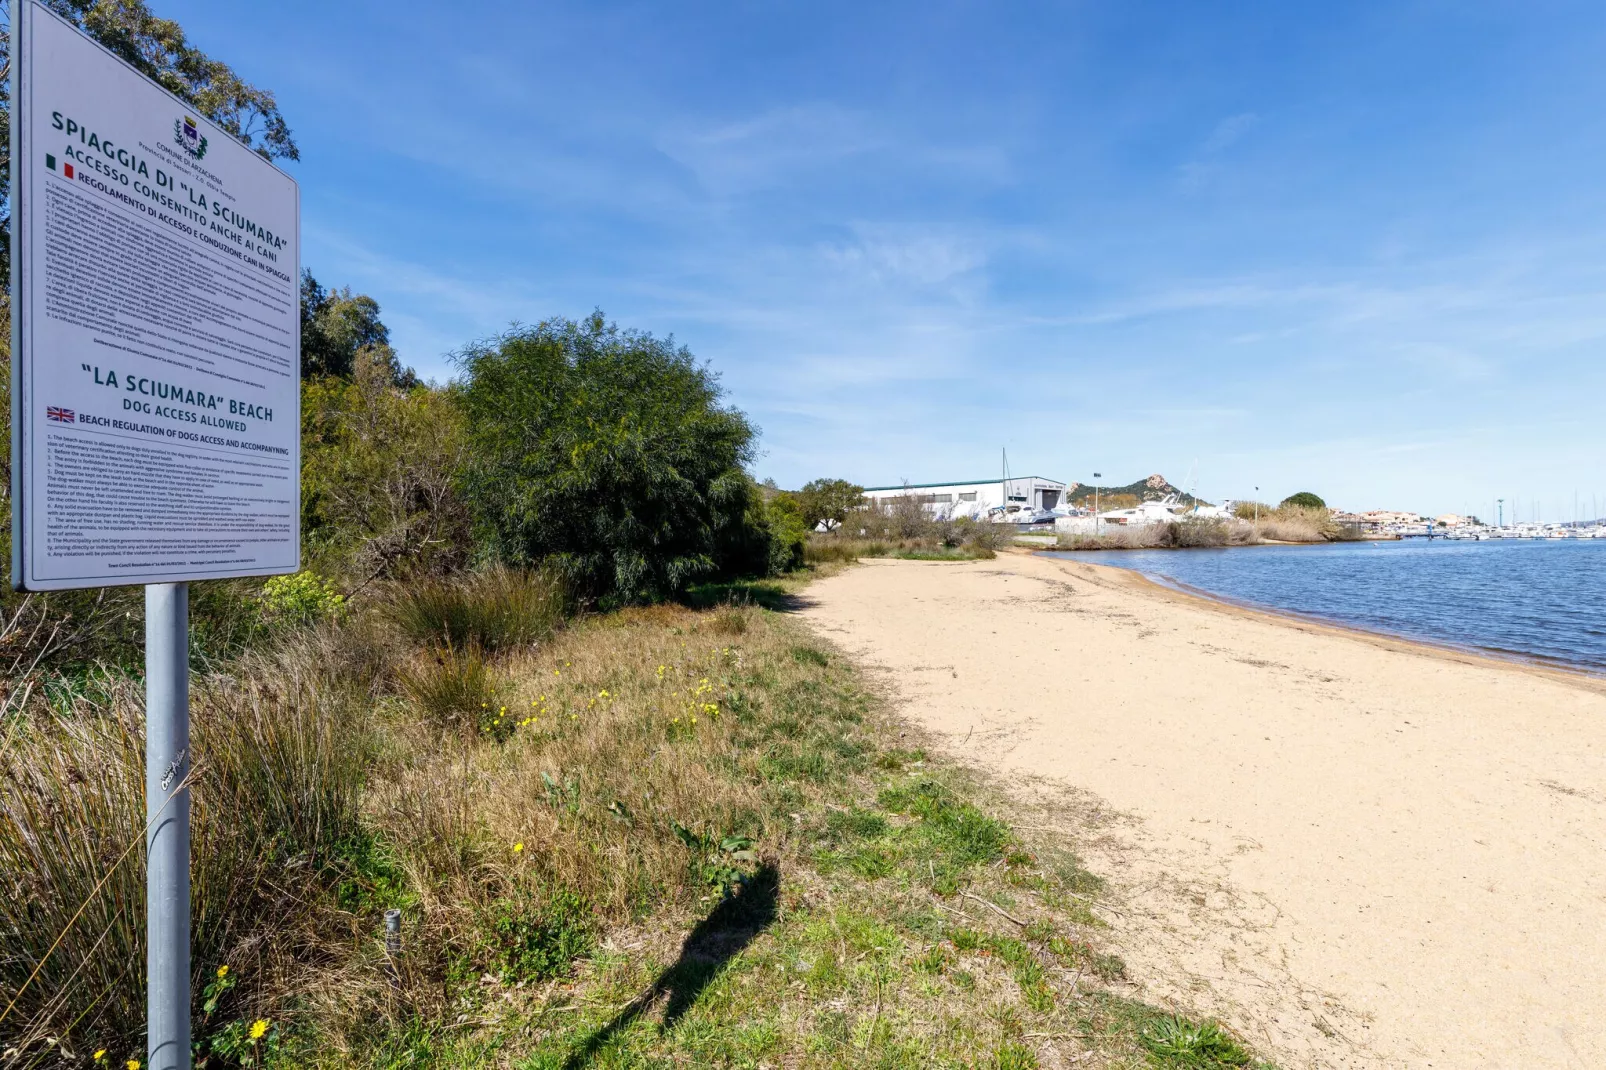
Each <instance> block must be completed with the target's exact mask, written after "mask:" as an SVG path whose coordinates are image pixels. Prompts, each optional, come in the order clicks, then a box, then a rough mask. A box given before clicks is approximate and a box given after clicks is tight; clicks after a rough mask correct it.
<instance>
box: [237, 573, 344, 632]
mask: <svg viewBox="0 0 1606 1070" xmlns="http://www.w3.org/2000/svg"><path fill="white" fill-rule="evenodd" d="M258 600H259V601H260V603H261V606H262V615H263V617H264V618H266V619H267V620H268V621H270V622H272V623H285V624H316V623H317V622H318V621H320V620H326V619H329V618H338V617H340V616H341V615H343V614H344V613H345V612H346V596H345V595H343V594H341V593H340V591H339V590H338V589H337V588H336V587H335V585H334V583H332V582H331V581H329V580H326V579H324V578H323V577H322V576H319V575H318V574H317V573H316V572H313V571H312V570H311V569H305V570H303V571H301V572H297V573H295V574H294V575H292V576H272V577H269V579H268V581H267V582H266V583H264V584H263V585H262V593H261V594H260V595H259V596H258Z"/></svg>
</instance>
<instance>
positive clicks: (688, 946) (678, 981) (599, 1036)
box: [563, 862, 781, 1070]
mask: <svg viewBox="0 0 1606 1070" xmlns="http://www.w3.org/2000/svg"><path fill="white" fill-rule="evenodd" d="M780 887H781V871H780V869H779V868H778V867H777V866H775V865H774V864H773V863H768V862H767V863H765V864H764V865H763V866H760V867H759V870H758V872H757V873H755V874H753V876H752V877H751V878H749V879H748V880H747V881H746V882H744V883H743V884H742V887H741V890H740V891H739V892H737V893H736V894H734V895H727V896H726V897H725V898H724V899H722V900H720V903H719V905H718V906H716V907H715V908H714V909H713V911H712V912H711V913H710V914H709V915H708V917H706V918H704V919H703V920H702V921H700V922H698V923H697V927H696V928H695V929H693V930H692V931H691V932H690V933H689V934H687V936H686V940H685V942H684V943H682V944H681V945H680V957H679V958H677V959H676V960H675V961H674V964H673V965H671V966H670V967H669V968H668V969H666V970H664V972H663V973H661V974H659V975H658V979H657V980H655V981H653V983H652V984H651V985H650V986H648V988H647V990H646V991H645V992H643V993H642V994H641V995H639V996H637V997H636V998H635V999H633V1000H631V1002H630V1004H629V1005H628V1006H627V1007H625V1009H624V1010H622V1011H620V1012H619V1013H618V1014H616V1015H614V1017H613V1020H612V1021H610V1022H608V1024H606V1025H604V1026H603V1027H602V1028H600V1029H598V1030H597V1031H596V1032H595V1033H592V1034H591V1035H590V1036H589V1037H587V1038H586V1039H585V1043H583V1044H581V1045H580V1047H579V1048H578V1049H576V1050H575V1052H574V1053H573V1054H572V1055H570V1056H569V1057H568V1059H566V1060H565V1061H564V1063H563V1070H580V1068H581V1067H584V1066H586V1065H587V1064H589V1063H590V1062H591V1060H592V1059H594V1058H596V1055H597V1053H598V1052H599V1051H601V1050H602V1049H603V1048H604V1047H605V1046H606V1045H607V1043H608V1042H609V1041H610V1040H612V1039H613V1038H614V1037H615V1036H616V1035H618V1034H619V1033H622V1032H624V1031H625V1030H626V1029H629V1028H630V1026H631V1025H632V1024H634V1023H635V1021H636V1019H638V1018H640V1017H641V1016H642V1015H643V1014H645V1013H647V1012H648V1011H649V1010H651V1009H652V1007H653V1006H654V1005H655V1004H656V1003H657V1002H658V1001H659V1000H660V999H662V998H663V997H664V996H666V995H667V996H668V997H669V998H668V1001H667V1002H666V1003H665V1005H664V1017H663V1024H662V1025H661V1026H660V1027H659V1029H660V1031H662V1032H667V1031H669V1030H670V1029H673V1028H674V1027H675V1024H676V1023H677V1022H679V1021H680V1019H681V1018H683V1017H685V1015H686V1012H688V1011H690V1010H691V1009H692V1007H693V1006H694V1005H695V1004H696V1003H697V998H698V997H699V996H701V995H702V994H703V990H704V989H705V988H707V987H708V986H709V985H710V984H712V983H713V981H714V980H715V979H716V978H717V977H718V976H719V974H720V971H721V970H723V969H724V968H725V966H726V964H728V963H729V962H730V961H731V960H732V959H734V958H735V957H736V956H737V955H740V954H741V953H742V951H743V950H745V949H746V948H747V946H748V945H749V944H751V943H752V942H753V941H754V940H755V939H756V938H757V937H758V935H759V934H760V933H762V932H763V931H764V930H765V929H768V928H769V927H770V926H771V925H772V924H774V922H775V915H776V908H777V902H778V899H779V895H780Z"/></svg>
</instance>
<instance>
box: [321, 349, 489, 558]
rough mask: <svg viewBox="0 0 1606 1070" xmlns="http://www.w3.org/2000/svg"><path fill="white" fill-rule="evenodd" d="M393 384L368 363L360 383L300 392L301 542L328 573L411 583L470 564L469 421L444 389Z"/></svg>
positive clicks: (332, 382) (326, 384) (328, 382)
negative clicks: (465, 490) (461, 482)
mask: <svg viewBox="0 0 1606 1070" xmlns="http://www.w3.org/2000/svg"><path fill="white" fill-rule="evenodd" d="M392 379H393V377H392V376H391V375H390V374H389V373H388V372H387V371H386V370H385V369H384V368H381V367H377V366H374V365H373V364H372V362H371V361H366V360H365V361H361V362H359V364H358V375H357V377H356V379H355V380H354V381H345V380H340V379H319V380H313V381H310V382H308V383H306V384H305V385H304V386H303V387H302V391H301V448H302V468H301V528H302V540H303V544H304V545H305V546H306V548H307V552H308V554H309V556H310V557H311V559H312V560H313V561H315V562H317V563H318V566H319V567H320V568H322V569H323V570H324V571H326V572H334V573H337V574H338V573H345V574H350V575H353V576H356V577H360V578H361V579H362V580H368V579H370V578H373V577H381V578H410V577H414V576H417V575H421V574H422V575H433V574H440V573H445V572H450V571H454V570H456V569H459V568H461V567H463V566H464V565H465V564H466V563H467V562H468V560H469V556H470V553H471V551H472V543H471V539H470V531H469V519H468V509H467V507H466V505H465V504H464V503H463V500H462V497H461V495H460V494H459V493H458V488H457V477H458V472H459V469H460V468H461V467H462V459H463V453H464V449H465V445H464V440H463V430H462V424H463V421H462V416H461V414H460V413H459V411H458V409H457V406H456V404H455V403H454V402H453V400H452V398H451V396H450V395H449V394H448V393H447V392H445V391H442V390H437V389H434V388H431V387H424V386H414V387H411V388H406V389H404V388H401V387H398V386H397V385H395V383H394V382H393V381H392Z"/></svg>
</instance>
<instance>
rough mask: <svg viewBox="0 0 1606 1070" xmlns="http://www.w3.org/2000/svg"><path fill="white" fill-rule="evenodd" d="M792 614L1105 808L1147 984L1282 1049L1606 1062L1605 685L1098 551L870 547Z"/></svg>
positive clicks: (1106, 842)
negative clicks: (1215, 589) (1153, 573)
mask: <svg viewBox="0 0 1606 1070" xmlns="http://www.w3.org/2000/svg"><path fill="white" fill-rule="evenodd" d="M807 595H808V600H809V605H808V607H807V608H806V609H804V611H803V613H804V616H805V617H806V618H807V619H808V620H809V621H810V622H811V623H812V624H813V625H814V626H815V627H816V628H817V629H818V630H819V631H820V632H821V633H822V634H824V635H825V636H827V637H829V638H831V639H832V640H834V641H835V642H837V643H838V644H840V645H841V646H842V647H843V648H844V649H846V650H848V651H849V652H850V653H852V654H854V655H855V656H857V657H859V658H860V659H861V660H863V661H864V662H865V663H867V664H869V665H871V666H878V667H880V668H882V669H884V670H885V671H886V672H887V673H888V674H889V675H890V680H891V682H892V684H893V685H894V687H895V689H896V691H897V693H898V695H899V697H900V698H901V699H902V700H903V701H904V702H905V703H906V705H905V712H906V714H907V715H908V716H909V717H910V718H911V719H913V720H915V721H916V722H918V723H921V724H923V725H924V726H925V727H926V728H927V729H929V730H930V731H931V732H932V733H933V734H934V735H935V736H936V738H938V739H939V740H941V741H945V742H946V744H947V745H948V747H949V748H950V750H952V751H953V752H954V753H956V754H957V755H959V756H960V757H962V758H964V759H966V760H968V761H971V762H973V763H975V764H977V765H979V766H981V767H983V768H987V769H990V770H994V771H998V772H1002V773H1004V774H1006V778H1007V779H1008V781H1010V782H1011V783H1013V784H1015V785H1016V786H1017V787H1018V789H1019V790H1020V791H1021V792H1023V793H1024V794H1025V795H1027V796H1030V797H1033V798H1037V799H1045V800H1046V799H1051V798H1052V799H1055V800H1057V801H1058V802H1060V803H1066V804H1068V805H1071V806H1073V807H1075V808H1077V809H1078V810H1079V811H1080V815H1081V818H1082V820H1080V821H1079V822H1078V823H1079V824H1081V825H1082V827H1083V828H1086V827H1088V823H1087V819H1089V818H1091V819H1092V824H1093V825H1094V826H1096V827H1100V828H1101V829H1102V831H1101V832H1100V833H1099V834H1098V835H1097V836H1096V837H1094V839H1093V841H1092V842H1091V843H1086V844H1085V846H1084V850H1083V853H1084V855H1085V856H1087V857H1088V859H1089V861H1090V863H1091V864H1092V865H1093V868H1094V869H1095V870H1099V871H1102V872H1103V873H1104V874H1105V875H1106V876H1107V877H1109V878H1110V879H1111V880H1112V882H1113V883H1114V884H1115V886H1116V888H1117V890H1118V893H1119V894H1120V895H1121V896H1122V897H1124V898H1125V904H1124V905H1123V907H1122V910H1123V914H1122V915H1121V916H1119V917H1112V918H1111V921H1112V924H1113V925H1114V926H1115V927H1116V928H1117V929H1118V930H1120V931H1121V937H1120V942H1121V943H1122V945H1123V951H1124V952H1125V954H1126V955H1127V957H1128V959H1129V961H1131V962H1133V963H1134V965H1135V966H1136V970H1135V973H1136V975H1137V976H1138V978H1139V980H1140V981H1141V982H1142V983H1143V984H1144V986H1145V992H1144V995H1145V996H1146V998H1149V999H1151V1000H1155V1001H1159V1002H1165V1001H1168V1000H1169V1001H1175V1002H1177V1003H1178V1004H1180V1005H1185V1006H1190V1007H1193V1008H1195V1009H1197V1010H1199V1011H1201V1012H1204V1013H1214V1014H1217V1015H1220V1016H1221V1017H1222V1018H1224V1019H1225V1020H1227V1021H1228V1022H1230V1023H1232V1024H1233V1026H1234V1027H1235V1028H1237V1029H1239V1030H1240V1031H1242V1032H1244V1033H1245V1034H1246V1035H1248V1036H1250V1037H1252V1038H1254V1039H1255V1040H1256V1041H1257V1042H1258V1043H1259V1044H1260V1046H1261V1047H1262V1049H1263V1050H1266V1051H1269V1052H1271V1053H1274V1054H1275V1056H1276V1057H1277V1058H1278V1060H1279V1061H1280V1062H1281V1063H1282V1064H1283V1065H1284V1066H1286V1067H1289V1068H1295V1067H1305V1066H1311V1067H1318V1066H1319V1067H1367V1068H1372V1067H1397V1066H1398V1067H1426V1066H1432V1067H1454V1068H1483V1067H1491V1068H1492V1067H1514V1066H1521V1067H1528V1068H1534V1067H1578V1068H1585V1067H1589V1068H1595V1067H1601V1066H1606V1014H1603V1013H1602V1011H1601V1008H1602V1006H1603V1003H1606V743H1603V740H1606V689H1603V687H1602V685H1601V684H1600V683H1599V682H1598V681H1589V680H1582V679H1569V678H1567V677H1565V676H1563V675H1561V674H1556V673H1547V672H1544V671H1540V670H1530V669H1526V668H1523V667H1518V666H1507V665H1503V664H1500V663H1496V662H1492V661H1485V660H1481V659H1477V658H1472V657H1464V656H1460V655H1454V654H1449V653H1441V652H1438V651H1434V650H1431V649H1429V648H1423V647H1417V646H1413V645H1411V644H1406V643H1398V642H1393V641H1390V640H1382V639H1371V638H1367V637H1359V636H1354V635H1351V634H1348V633H1344V632H1340V631H1337V630H1335V629H1326V628H1322V627H1319V626H1313V625H1304V624H1300V623H1296V622H1288V621H1283V620H1279V619H1277V618H1272V617H1267V616H1263V615H1260V614H1255V613H1251V612H1246V611H1242V610H1237V609H1234V608H1231V607H1224V606H1216V605H1213V604H1211V603H1207V602H1203V601H1200V600H1197V599H1193V598H1190V597H1188V596H1185V595H1179V594H1175V593H1173V592H1170V591H1166V590H1163V589H1161V588H1158V587H1155V586H1154V585H1152V584H1148V583H1146V582H1145V581H1142V580H1139V579H1137V578H1136V577H1133V576H1132V575H1131V574H1129V573H1122V572H1118V571H1116V570H1112V569H1105V568H1094V567H1090V566H1085V565H1081V564H1074V563H1070V562H1065V561H1056V560H1052V559H1048V558H1037V557H1028V556H1023V555H1006V556H1003V557H1000V558H999V559H998V560H996V561H986V562H974V563H968V564H957V565H956V564H947V563H943V564H934V563H922V562H897V561H876V562H867V563H865V564H864V565H862V566H860V567H857V568H853V569H849V570H847V571H846V572H844V573H842V574H840V575H838V576H836V577H833V578H830V579H825V580H822V581H819V582H817V583H815V584H814V585H812V586H811V587H810V588H809V589H808V592H807Z"/></svg>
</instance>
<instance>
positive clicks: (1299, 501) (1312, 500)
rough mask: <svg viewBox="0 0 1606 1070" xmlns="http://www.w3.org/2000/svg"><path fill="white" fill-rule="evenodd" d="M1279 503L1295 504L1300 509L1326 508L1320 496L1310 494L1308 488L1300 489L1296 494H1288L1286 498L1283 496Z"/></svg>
mask: <svg viewBox="0 0 1606 1070" xmlns="http://www.w3.org/2000/svg"><path fill="white" fill-rule="evenodd" d="M1281 504H1282V505H1292V506H1297V507H1298V508H1300V509H1326V508H1327V503H1326V502H1324V501H1322V500H1321V498H1319V497H1318V496H1316V495H1315V494H1312V493H1311V492H1310V491H1308V490H1302V491H1300V492H1299V493H1298V494H1290V495H1289V496H1288V497H1286V498H1284V499H1283V500H1282V503H1281Z"/></svg>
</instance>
